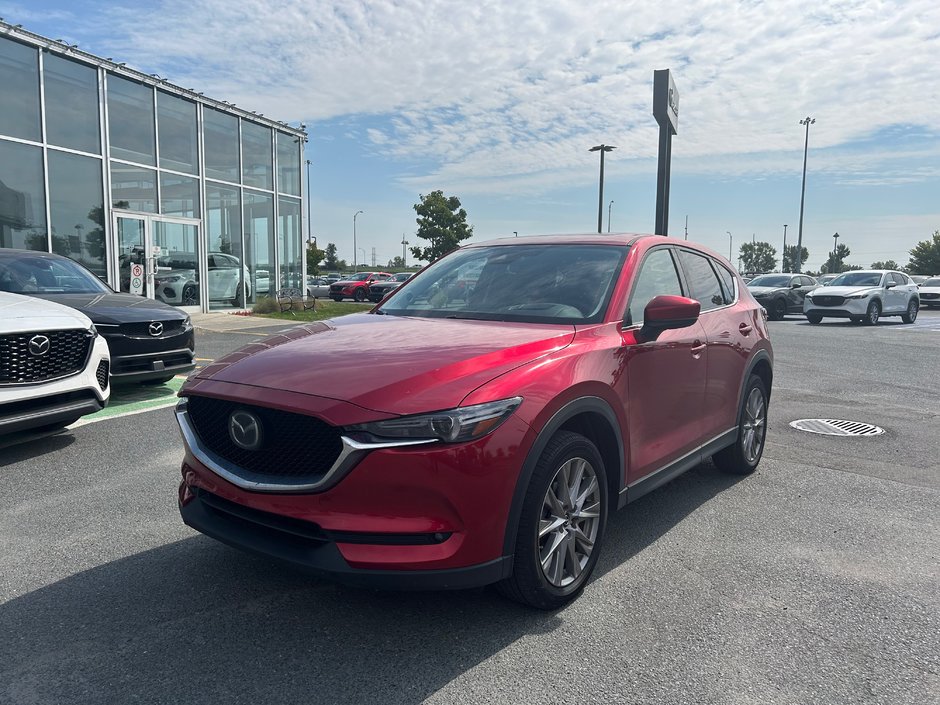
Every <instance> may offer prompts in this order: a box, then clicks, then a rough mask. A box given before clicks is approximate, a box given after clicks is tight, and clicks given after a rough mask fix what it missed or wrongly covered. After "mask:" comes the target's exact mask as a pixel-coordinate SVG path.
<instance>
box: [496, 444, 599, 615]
mask: <svg viewBox="0 0 940 705" xmlns="http://www.w3.org/2000/svg"><path fill="white" fill-rule="evenodd" d="M576 457H580V458H584V459H585V460H587V461H589V462H590V463H591V465H593V466H594V472H595V474H596V475H597V482H598V485H599V486H600V494H601V512H600V514H601V516H600V526H599V527H598V531H597V538H596V540H595V542H594V549H593V551H592V552H591V556H590V558H589V559H588V562H587V564H586V565H585V567H584V570H583V572H582V573H581V575H580V576H579V577H578V579H577V580H575V581H574V582H573V583H572V584H571V585H568V586H566V587H556V586H554V585H552V584H551V583H550V582H549V581H548V579H547V578H546V577H545V574H544V573H543V571H542V566H541V563H540V561H539V553H538V523H539V519H540V518H541V515H542V502H543V500H544V498H545V493H546V492H547V491H548V486H549V483H551V481H552V480H553V479H554V477H555V473H556V472H557V471H558V468H559V467H560V466H561V465H562V464H563V463H565V462H567V461H568V460H571V459H572V458H576ZM609 508H610V500H609V498H608V488H607V470H606V467H605V466H604V460H603V458H602V457H601V454H600V451H598V449H597V446H595V445H594V444H593V443H592V442H591V441H590V440H588V439H587V438H585V437H584V436H582V435H580V434H577V433H572V432H570V431H560V432H558V433H556V434H555V436H554V437H553V438H552V440H551V441H549V443H548V445H547V446H546V448H545V450H544V451H543V452H542V455H541V457H540V458H539V461H538V463H537V464H536V466H535V470H534V471H533V473H532V478H531V480H530V481H529V488H528V490H527V492H526V496H525V499H524V501H523V508H522V513H521V515H520V517H519V527H518V531H517V533H516V550H515V559H514V568H513V572H514V580H515V582H516V584H517V585H518V587H519V588H520V591H521V592H522V593H523V595H524V596H525V599H526V602H528V603H529V604H530V605H532V606H534V607H539V608H541V609H555V608H558V607H562V606H564V605H565V604H567V603H568V602H570V601H571V600H573V599H574V598H575V597H577V596H578V595H579V594H580V593H581V591H582V590H584V587H585V585H587V583H588V581H589V580H590V577H591V574H592V573H593V571H594V567H595V566H596V565H597V560H598V557H599V555H600V552H601V547H602V543H603V537H604V531H605V529H606V527H607V518H608V514H609Z"/></svg>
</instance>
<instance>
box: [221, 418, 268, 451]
mask: <svg viewBox="0 0 940 705" xmlns="http://www.w3.org/2000/svg"><path fill="white" fill-rule="evenodd" d="M228 435H229V438H231V439H232V443H234V444H235V445H236V446H238V447H239V448H242V449H244V450H258V449H259V448H260V447H261V441H262V436H261V420H260V419H259V418H258V417H257V416H255V415H254V414H253V413H251V412H250V411H244V410H239V411H233V412H232V413H231V415H230V416H229V417H228Z"/></svg>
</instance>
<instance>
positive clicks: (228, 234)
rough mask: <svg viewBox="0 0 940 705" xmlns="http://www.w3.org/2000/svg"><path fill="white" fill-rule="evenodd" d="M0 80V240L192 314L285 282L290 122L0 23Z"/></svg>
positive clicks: (295, 181) (295, 221) (293, 149)
mask: <svg viewBox="0 0 940 705" xmlns="http://www.w3.org/2000/svg"><path fill="white" fill-rule="evenodd" d="M0 87H2V89H0V101H2V110H0V247H3V248H18V249H27V250H38V251H44V252H55V253H58V254H62V255H65V256H67V257H70V258H71V259H74V260H76V261H78V262H80V263H81V264H83V265H84V266H85V267H87V268H88V269H89V270H91V271H92V272H94V273H95V274H96V275H98V276H99V277H101V278H102V279H104V280H105V281H107V282H108V284H110V285H111V287H113V288H114V289H115V290H117V291H130V292H131V293H136V294H139V295H141V296H148V297H151V298H156V299H159V300H162V301H166V302H167V303H170V304H173V305H176V306H183V307H187V308H188V309H191V310H192V311H210V310H217V309H225V308H229V309H231V308H233V307H234V308H242V307H244V306H249V305H250V304H251V303H253V302H254V301H255V300H256V299H257V298H258V297H261V296H265V295H267V294H268V293H273V292H274V291H275V290H276V289H280V288H286V287H300V286H301V283H302V282H303V277H304V268H305V261H304V259H305V258H304V252H303V240H302V234H301V233H302V232H303V227H304V223H303V215H304V208H303V203H302V200H303V192H304V184H303V180H302V176H303V172H302V169H301V163H302V160H303V150H304V145H305V143H306V133H305V131H304V129H303V126H301V127H300V128H296V127H291V126H289V125H287V124H286V123H283V122H278V121H275V120H271V119H268V118H265V117H263V116H262V115H260V114H256V113H254V112H251V111H248V110H243V109H240V108H237V107H235V106H234V105H232V104H230V103H227V102H225V101H222V100H213V99H210V98H206V97H204V96H202V95H201V94H199V93H197V92H195V91H193V90H191V89H184V88H180V87H178V86H174V85H173V84H171V83H168V82H167V81H166V80H165V79H162V78H160V77H159V76H157V75H155V74H151V75H148V74H146V73H141V72H139V71H135V70H133V69H130V68H127V67H125V66H124V65H123V64H120V63H117V62H115V61H112V60H111V59H104V58H99V57H96V56H93V55H91V54H88V53H86V52H84V51H81V50H79V49H78V48H77V47H75V46H69V45H68V44H66V43H63V42H62V41H59V40H56V41H53V40H51V39H46V38H44V37H41V36H39V35H36V34H33V33H31V32H28V31H25V30H23V29H22V28H19V27H14V26H12V25H10V24H7V23H5V22H3V21H0ZM141 272H142V273H143V276H142V277H137V276H132V273H134V274H139V273H141Z"/></svg>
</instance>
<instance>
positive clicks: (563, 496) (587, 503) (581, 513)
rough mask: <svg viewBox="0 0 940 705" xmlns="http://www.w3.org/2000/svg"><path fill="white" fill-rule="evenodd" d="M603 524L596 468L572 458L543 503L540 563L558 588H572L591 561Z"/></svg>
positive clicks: (582, 459)
mask: <svg viewBox="0 0 940 705" xmlns="http://www.w3.org/2000/svg"><path fill="white" fill-rule="evenodd" d="M600 524H601V489H600V485H599V484H598V480H597V473H596V471H595V469H594V466H593V465H591V463H590V462H588V461H587V460H585V459H584V458H571V459H570V460H568V461H566V462H564V463H563V464H562V465H561V466H560V467H559V468H558V470H557V471H556V472H555V476H554V477H553V478H552V481H551V482H550V483H549V485H548V490H547V491H546V492H545V498H544V499H543V500H542V516H541V519H540V520H539V535H538V552H539V562H540V563H541V566H542V573H543V574H544V576H545V579H546V580H548V582H549V583H551V584H552V585H554V586H555V587H565V586H567V585H570V584H571V583H573V582H574V581H575V580H577V579H578V577H579V576H580V575H581V573H582V572H583V570H584V567H585V566H586V565H587V563H588V561H589V560H590V558H591V553H592V552H593V550H594V545H595V542H596V540H597V533H598V530H599V528H600Z"/></svg>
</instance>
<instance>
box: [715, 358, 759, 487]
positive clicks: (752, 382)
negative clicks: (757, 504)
mask: <svg viewBox="0 0 940 705" xmlns="http://www.w3.org/2000/svg"><path fill="white" fill-rule="evenodd" d="M767 401H768V400H767V390H766V389H765V388H764V381H763V380H762V379H761V378H760V377H758V376H757V375H753V374H752V375H751V376H750V378H749V379H748V381H747V386H746V387H745V388H744V399H743V401H742V402H741V409H740V410H739V411H738V435H737V438H736V439H735V441H734V444H733V445H730V446H728V447H727V448H723V449H721V450H720V451H718V452H717V453H715V455H714V456H713V457H712V460H714V461H715V465H717V466H718V469H719V470H722V471H723V472H727V473H730V474H732V475H749V474H750V473H752V472H754V470H756V469H757V465H758V463H760V459H761V457H762V456H763V454H764V442H765V441H766V439H767Z"/></svg>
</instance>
